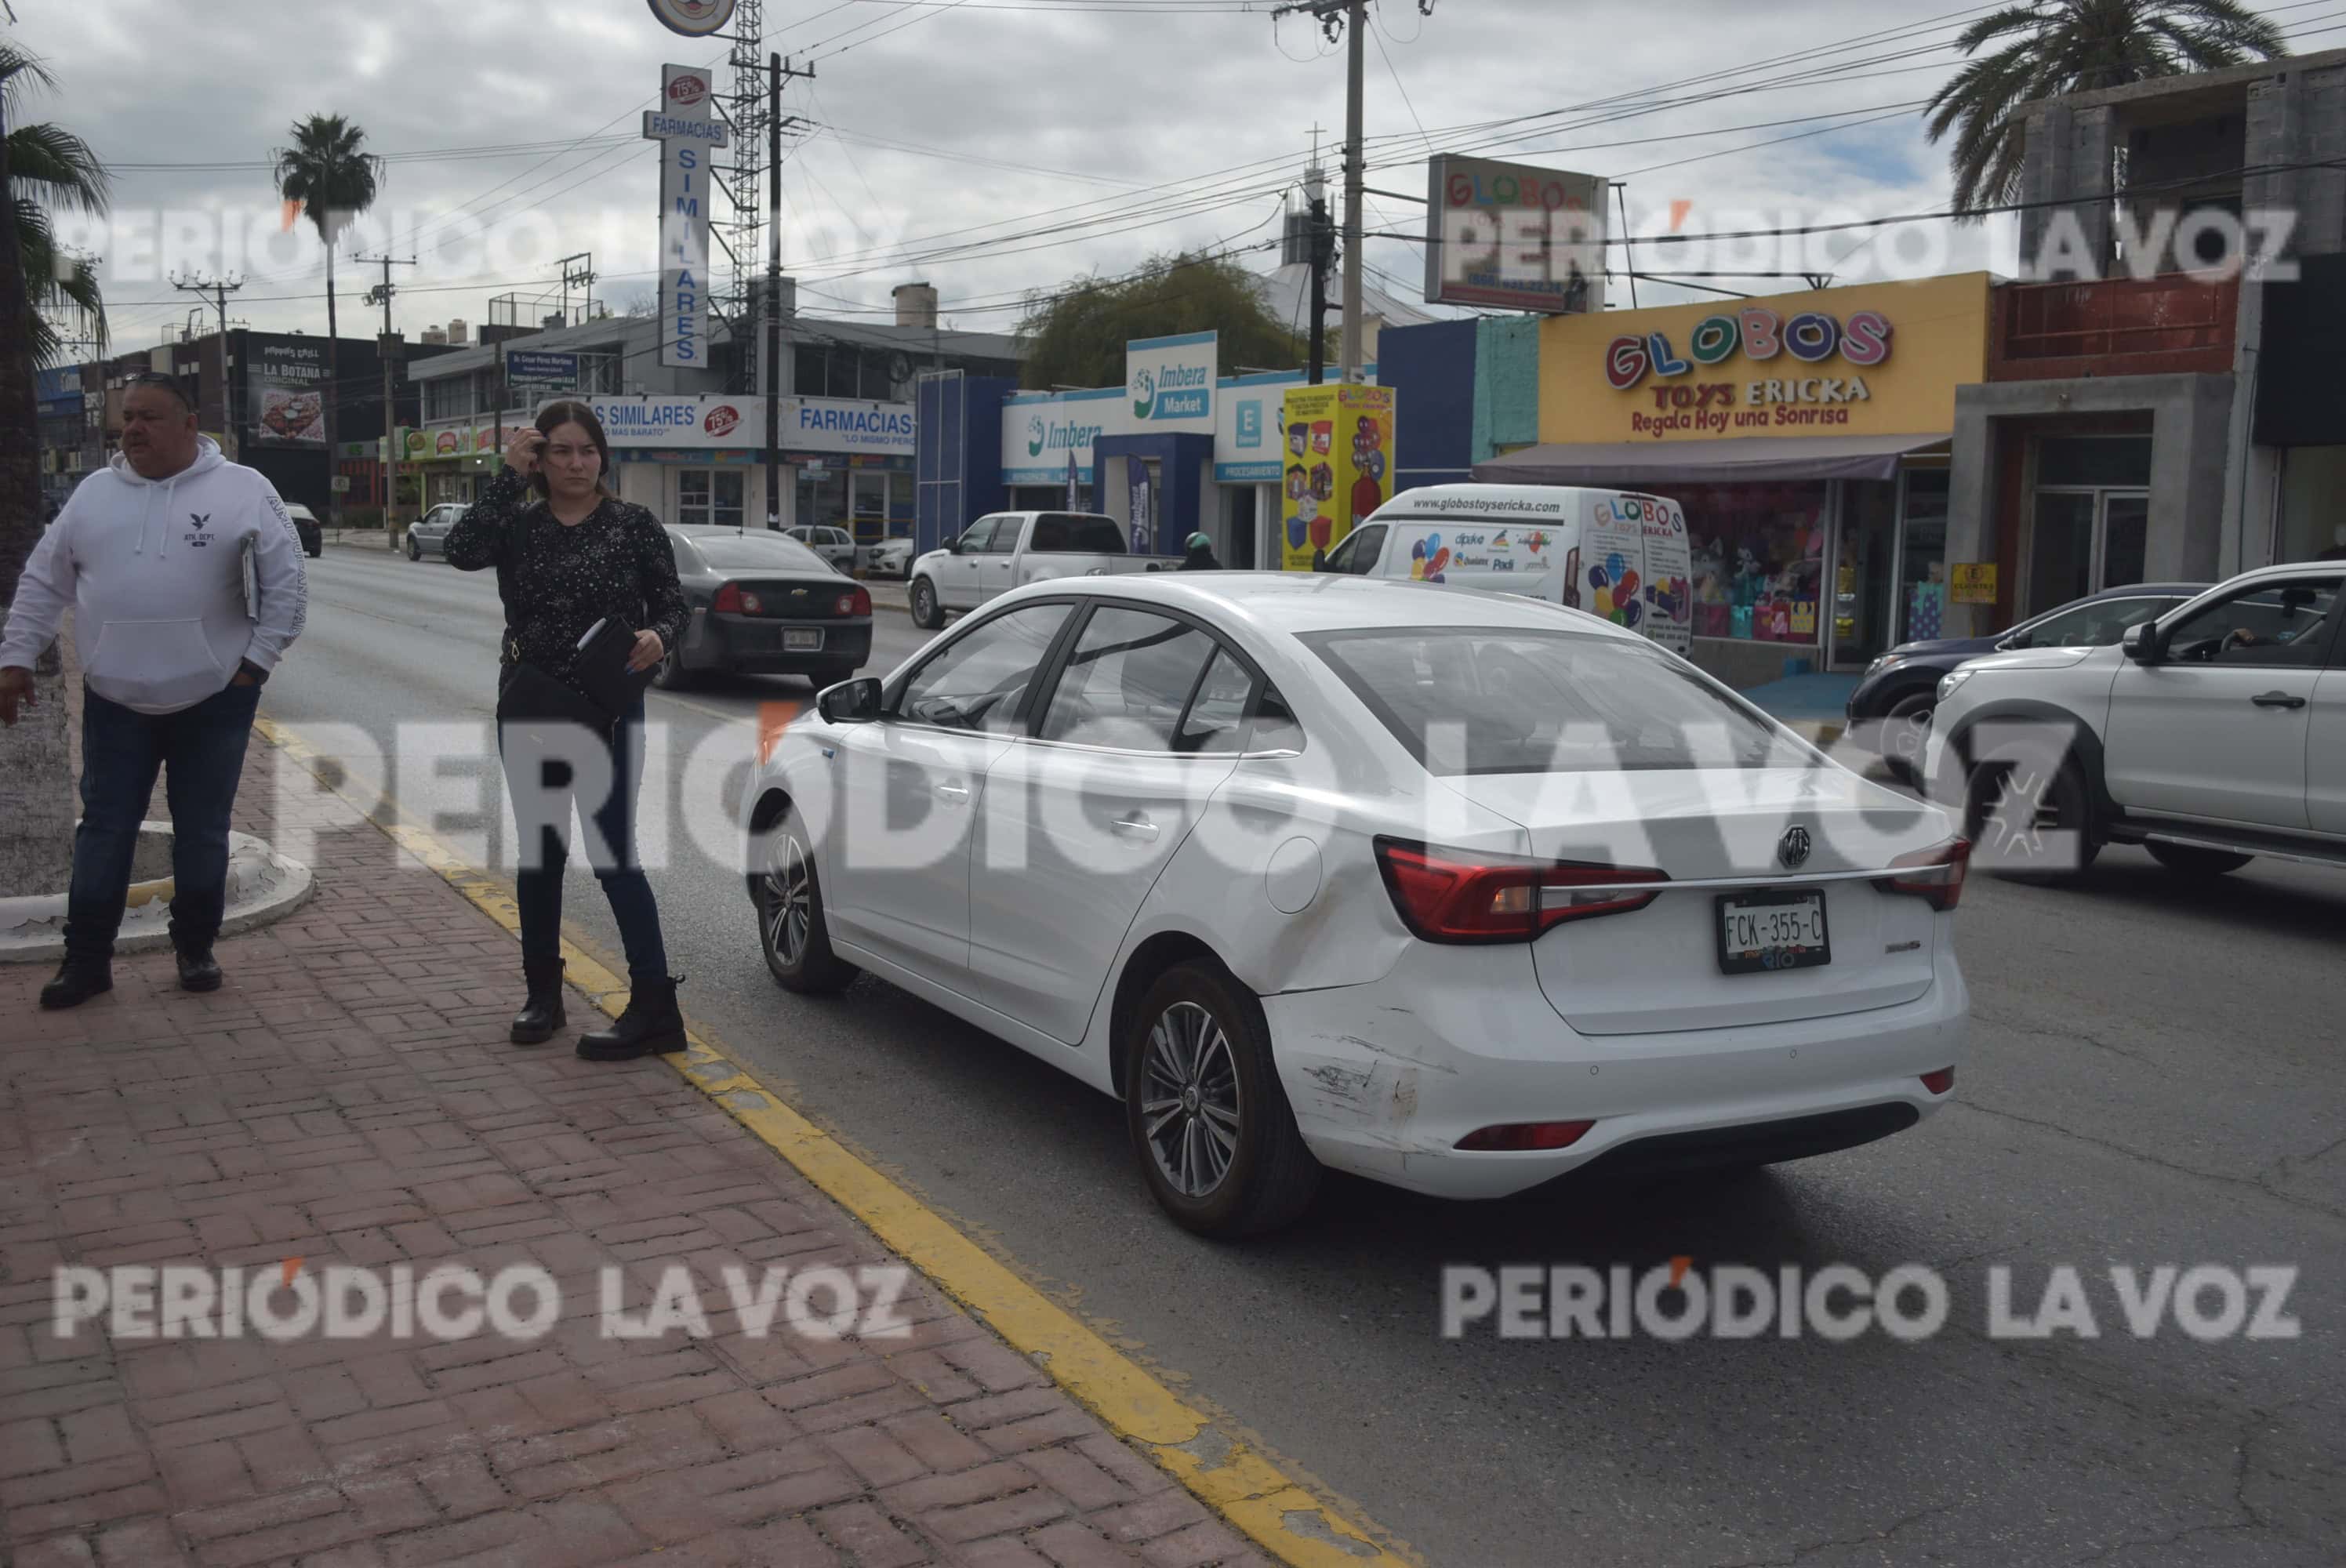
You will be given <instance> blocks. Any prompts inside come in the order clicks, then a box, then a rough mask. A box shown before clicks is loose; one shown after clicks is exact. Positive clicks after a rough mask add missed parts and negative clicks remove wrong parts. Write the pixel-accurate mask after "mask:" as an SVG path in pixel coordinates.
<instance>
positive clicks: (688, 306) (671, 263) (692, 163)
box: [643, 66, 724, 370]
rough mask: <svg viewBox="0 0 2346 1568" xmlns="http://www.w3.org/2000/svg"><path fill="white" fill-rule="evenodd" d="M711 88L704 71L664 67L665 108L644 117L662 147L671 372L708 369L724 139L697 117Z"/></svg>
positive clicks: (663, 313)
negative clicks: (715, 164)
mask: <svg viewBox="0 0 2346 1568" xmlns="http://www.w3.org/2000/svg"><path fill="white" fill-rule="evenodd" d="M708 84H709V76H708V73H707V72H706V71H704V70H701V69H700V68H699V67H698V66H661V67H660V102H661V104H662V105H663V106H664V107H662V108H660V109H656V110H647V111H646V112H645V114H644V130H643V134H644V136H645V137H646V138H647V139H649V140H652V141H656V142H658V144H659V149H660V180H659V214H660V216H659V246H660V290H659V311H660V346H659V362H660V363H661V365H663V366H665V367H667V368H668V369H671V370H704V369H706V368H708V365H709V214H710V209H711V206H712V203H711V197H712V196H713V195H714V188H713V187H712V186H711V184H710V182H709V149H710V148H712V147H721V146H723V145H724V134H723V127H715V130H716V136H715V138H714V139H713V140H712V139H711V138H710V137H709V135H708V134H706V133H707V131H708V129H709V126H708V125H707V124H705V123H704V122H706V121H709V119H710V117H709V116H706V115H703V114H700V113H699V112H698V111H699V109H701V108H702V107H705V106H706V105H707V102H708V94H709V86H708ZM667 106H674V107H676V108H677V109H678V113H675V114H670V113H668V107H667Z"/></svg>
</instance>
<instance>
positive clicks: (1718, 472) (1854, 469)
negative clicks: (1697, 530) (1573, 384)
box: [1474, 435, 1949, 489]
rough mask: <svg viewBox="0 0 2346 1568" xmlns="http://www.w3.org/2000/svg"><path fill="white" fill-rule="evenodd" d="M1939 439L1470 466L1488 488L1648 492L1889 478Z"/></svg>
mask: <svg viewBox="0 0 2346 1568" xmlns="http://www.w3.org/2000/svg"><path fill="white" fill-rule="evenodd" d="M1948 439H1949V438H1948V437H1946V436H1943V435H1747V436H1738V437H1735V438H1732V439H1729V440H1726V441H1674V442H1658V441H1609V442H1589V443H1564V442H1559V443H1552V444H1549V445H1546V446H1533V447H1526V448H1525V449H1524V450H1523V451H1521V452H1511V453H1507V454H1506V455H1505V456H1504V457H1494V458H1493V459H1492V460H1491V461H1490V462H1488V463H1476V464H1475V465H1474V478H1475V479H1476V480H1477V481H1478V482H1480V483H1483V484H1591V485H1612V486H1617V487H1619V488H1622V489H1646V488H1650V487H1653V486H1657V485H1667V484H1735V483H1737V482H1739V481H1748V480H1760V479H1766V480H1796V479H1895V478H1896V477H1898V461H1899V459H1900V458H1902V457H1904V456H1905V455H1907V454H1908V453H1916V452H1928V451H1930V450H1931V449H1933V447H1937V448H1942V449H1943V448H1944V447H1945V446H1946V444H1947V442H1948Z"/></svg>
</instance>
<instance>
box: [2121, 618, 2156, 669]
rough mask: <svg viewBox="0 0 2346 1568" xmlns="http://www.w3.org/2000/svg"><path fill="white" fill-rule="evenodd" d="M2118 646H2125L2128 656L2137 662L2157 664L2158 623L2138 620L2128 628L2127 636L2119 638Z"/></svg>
mask: <svg viewBox="0 0 2346 1568" xmlns="http://www.w3.org/2000/svg"><path fill="white" fill-rule="evenodd" d="M2118 647H2122V648H2124V649H2125V650H2126V656H2127V657H2128V658H2130V659H2132V660H2134V662H2135V663H2137V664H2157V662H2158V623H2157V622H2156V621H2137V622H2136V623H2135V624H2134V625H2132V626H2128V627H2127V629H2126V636H2122V637H2120V638H2119V639H2118Z"/></svg>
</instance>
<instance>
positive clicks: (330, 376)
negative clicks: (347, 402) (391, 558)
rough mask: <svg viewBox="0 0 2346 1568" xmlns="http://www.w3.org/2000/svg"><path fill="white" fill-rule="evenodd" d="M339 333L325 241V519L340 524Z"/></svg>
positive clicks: (331, 253)
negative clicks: (337, 476)
mask: <svg viewBox="0 0 2346 1568" xmlns="http://www.w3.org/2000/svg"><path fill="white" fill-rule="evenodd" d="M341 340H342V333H341V332H340V331H337V330H336V328H335V325H334V246H333V241H331V240H328V241H327V242H326V520H327V523H328V524H329V525H330V526H332V527H335V528H340V527H341V526H342V495H341V494H340V493H339V492H338V491H336V490H335V489H334V460H335V457H336V456H337V455H338V454H339V453H340V452H341V451H342V449H341V448H340V447H338V446H336V445H335V444H334V405H335V404H336V403H337V402H341V401H342V383H341V382H339V381H337V380H336V379H335V372H334V345H335V344H336V343H338V342H339V341H341Z"/></svg>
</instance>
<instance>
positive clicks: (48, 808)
mask: <svg viewBox="0 0 2346 1568" xmlns="http://www.w3.org/2000/svg"><path fill="white" fill-rule="evenodd" d="M8 190H9V183H8V125H7V117H6V114H5V110H0V198H5V196H6V195H7V193H8ZM13 216H14V214H13V210H12V209H8V208H7V204H6V203H5V201H0V430H13V431H16V432H19V433H20V434H19V436H18V437H17V438H16V439H15V440H12V441H7V442H0V611H5V609H6V607H7V606H9V605H11V604H13V603H15V598H16V579H17V577H18V576H19V575H21V574H22V573H23V572H24V569H25V559H26V556H28V555H31V554H32V553H33V546H35V545H37V544H39V543H40V540H41V476H40V465H39V463H38V460H37V459H36V457H35V456H34V450H35V448H36V445H37V444H38V443H36V442H34V441H32V440H30V439H27V438H28V437H29V436H30V435H31V433H33V432H34V431H36V430H38V429H39V428H40V425H39V423H38V419H37V416H36V404H35V402H34V395H33V354H32V341H33V331H32V327H33V307H32V302H31V300H30V298H29V296H28V295H27V293H26V288H25V268H24V259H23V257H21V256H20V255H18V253H17V248H16V226H15V223H14V222H13V221H11V219H13ZM63 675H64V671H63V667H62V665H61V664H60V662H59V660H58V657H57V650H56V648H55V647H48V648H45V649H43V650H42V652H41V655H40V658H39V660H38V662H37V663H36V665H35V666H34V669H33V688H34V689H33V695H34V697H35V699H36V701H37V702H38V703H39V706H38V707H36V708H31V709H29V710H19V713H18V716H17V720H16V723H15V725H14V726H13V727H12V728H5V729H0V778H5V779H7V780H8V787H7V794H6V804H7V809H5V811H0V898H15V897H21V896H24V895H27V894H35V893H55V892H62V891H65V887H66V882H67V881H69V880H70V879H71V876H72V872H73V830H74V809H73V765H72V762H71V759H70V757H71V754H70V753H69V751H68V750H67V748H66V692H65V680H64V678H63Z"/></svg>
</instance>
